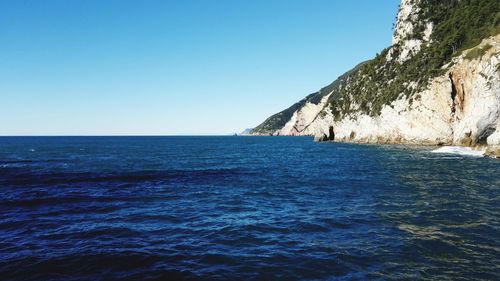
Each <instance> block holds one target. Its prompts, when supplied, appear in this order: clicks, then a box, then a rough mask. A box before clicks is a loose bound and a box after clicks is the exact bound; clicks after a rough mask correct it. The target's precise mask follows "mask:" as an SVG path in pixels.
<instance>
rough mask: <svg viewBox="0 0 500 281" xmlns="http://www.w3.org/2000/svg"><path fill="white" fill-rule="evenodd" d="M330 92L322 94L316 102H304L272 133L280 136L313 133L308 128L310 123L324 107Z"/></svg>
mask: <svg viewBox="0 0 500 281" xmlns="http://www.w3.org/2000/svg"><path fill="white" fill-rule="evenodd" d="M330 95H331V93H330V94H328V95H326V96H324V97H323V98H322V99H321V101H320V102H319V103H318V104H314V103H311V102H306V104H305V105H304V106H303V107H301V108H300V109H299V110H297V111H295V112H294V113H293V116H292V118H290V121H288V122H287V123H286V124H285V126H284V127H283V128H281V129H280V130H278V131H276V132H275V133H274V135H280V136H283V135H285V136H298V135H313V134H314V130H312V129H308V127H309V126H310V125H311V124H315V123H314V121H315V120H316V118H317V117H318V114H319V113H320V112H321V111H322V110H323V108H324V107H325V105H326V103H327V101H328V98H329V97H330ZM314 126H315V125H314Z"/></svg>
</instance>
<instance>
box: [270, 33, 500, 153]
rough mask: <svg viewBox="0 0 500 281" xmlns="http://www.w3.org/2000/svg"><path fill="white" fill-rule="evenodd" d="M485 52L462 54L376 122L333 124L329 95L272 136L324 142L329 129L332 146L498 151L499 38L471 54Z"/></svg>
mask: <svg viewBox="0 0 500 281" xmlns="http://www.w3.org/2000/svg"><path fill="white" fill-rule="evenodd" d="M487 46H490V47H489V48H488V49H487V50H486V52H485V54H484V55H483V56H482V57H478V58H475V59H472V60H468V59H465V56H466V55H467V53H468V52H469V51H471V50H467V51H465V52H464V53H463V54H462V55H461V56H459V57H457V58H455V59H454V60H453V66H452V67H450V69H449V70H448V71H447V72H446V74H444V75H442V76H439V77H436V78H434V79H432V80H431V81H430V83H429V85H428V87H427V89H426V90H424V91H422V92H420V93H417V94H416V95H414V96H413V98H412V99H409V98H406V97H401V98H399V99H398V100H396V101H394V102H392V103H391V104H390V105H386V106H384V107H383V108H382V111H381V114H380V115H379V116H369V115H366V114H362V113H356V114H353V115H350V116H346V117H344V118H343V119H342V120H340V121H334V118H333V115H332V113H331V111H330V109H329V108H328V106H327V102H328V97H329V96H330V95H328V96H325V97H324V98H323V99H322V100H321V102H320V103H319V104H312V103H306V105H304V106H303V107H302V108H300V109H299V110H297V111H296V112H295V113H294V115H293V117H292V118H291V119H290V121H289V122H288V123H287V124H286V125H285V126H284V127H283V128H281V129H280V130H278V131H277V132H276V134H277V133H279V134H280V135H314V136H315V139H316V140H325V139H327V138H328V137H329V136H330V130H331V129H330V128H332V130H333V132H334V135H335V141H351V142H360V143H405V144H420V145H421V144H427V145H442V144H447V145H462V146H473V147H474V146H475V147H484V146H488V147H494V148H495V147H500V76H499V71H498V69H499V67H500V66H499V65H500V35H497V36H494V37H490V38H488V39H485V40H483V42H482V43H481V44H480V45H479V46H477V47H475V48H483V49H485V48H486V47H487ZM408 84H409V85H412V82H410V81H409V83H408ZM357 107H358V105H354V104H353V105H351V108H357Z"/></svg>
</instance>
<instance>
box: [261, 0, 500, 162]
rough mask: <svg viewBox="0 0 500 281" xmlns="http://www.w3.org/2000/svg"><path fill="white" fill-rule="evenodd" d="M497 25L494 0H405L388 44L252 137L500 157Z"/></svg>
mask: <svg viewBox="0 0 500 281" xmlns="http://www.w3.org/2000/svg"><path fill="white" fill-rule="evenodd" d="M499 26H500V2H498V1H497V0H491V1H490V0H460V1H459V0H451V1H437V0H402V1H401V5H400V9H399V12H398V17H397V21H396V24H395V29H394V35H393V38H392V46H391V47H389V48H387V49H385V50H383V51H382V52H381V53H380V54H379V55H377V57H376V58H374V59H373V60H371V61H368V62H365V63H362V64H360V65H358V66H357V67H356V68H354V69H353V70H351V71H349V72H347V73H346V74H344V75H342V76H341V77H339V78H338V79H337V80H336V81H334V82H333V83H332V84H330V85H329V86H327V87H325V88H323V89H321V90H320V91H318V92H316V93H313V94H311V95H309V96H308V97H306V98H305V99H304V100H302V101H300V102H298V103H297V104H295V105H293V106H292V107H290V108H288V109H286V110H285V111H283V112H280V113H278V114H276V115H273V116H271V117H270V118H268V119H267V120H266V121H265V122H264V123H262V124H261V125H259V126H257V127H256V128H255V129H254V130H253V131H252V133H253V134H255V135H312V136H314V137H315V139H316V140H319V141H325V140H333V141H351V142H361V143H408V144H428V145H461V146H471V147H477V148H478V149H487V150H488V152H487V153H489V154H496V155H499V154H500V75H499V72H500V34H499V33H500V32H499V31H500V27H499Z"/></svg>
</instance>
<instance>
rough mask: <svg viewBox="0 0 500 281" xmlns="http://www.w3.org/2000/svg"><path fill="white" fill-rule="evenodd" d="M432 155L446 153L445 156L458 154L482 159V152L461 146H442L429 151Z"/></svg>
mask: <svg viewBox="0 0 500 281" xmlns="http://www.w3.org/2000/svg"><path fill="white" fill-rule="evenodd" d="M431 152H432V153H447V154H459V155H466V156H474V157H483V156H484V150H474V149H472V148H470V147H462V146H443V147H440V148H438V149H435V150H433V151H431Z"/></svg>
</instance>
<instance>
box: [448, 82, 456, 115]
mask: <svg viewBox="0 0 500 281" xmlns="http://www.w3.org/2000/svg"><path fill="white" fill-rule="evenodd" d="M449 78H450V82H451V103H452V104H451V112H452V113H455V107H456V102H455V99H456V97H457V88H456V87H455V83H454V82H453V74H452V73H451V72H450V75H449Z"/></svg>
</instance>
